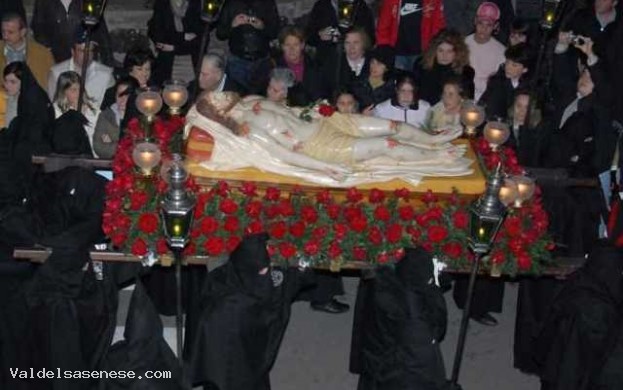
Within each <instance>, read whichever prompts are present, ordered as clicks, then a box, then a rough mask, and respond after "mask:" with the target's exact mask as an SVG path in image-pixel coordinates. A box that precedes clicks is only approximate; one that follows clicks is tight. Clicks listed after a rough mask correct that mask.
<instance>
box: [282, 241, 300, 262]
mask: <svg viewBox="0 0 623 390" xmlns="http://www.w3.org/2000/svg"><path fill="white" fill-rule="evenodd" d="M279 253H280V254H281V256H283V257H284V258H286V259H289V258H290V257H292V256H294V255H296V247H295V246H294V245H293V244H291V243H289V242H281V243H279Z"/></svg>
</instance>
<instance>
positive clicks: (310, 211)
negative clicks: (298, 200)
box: [301, 206, 318, 224]
mask: <svg viewBox="0 0 623 390" xmlns="http://www.w3.org/2000/svg"><path fill="white" fill-rule="evenodd" d="M301 218H302V219H303V221H305V222H306V223H310V224H312V223H316V221H317V220H318V213H317V212H316V209H315V208H313V207H312V206H303V207H301Z"/></svg>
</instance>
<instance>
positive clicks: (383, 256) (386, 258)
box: [376, 252, 389, 264]
mask: <svg viewBox="0 0 623 390" xmlns="http://www.w3.org/2000/svg"><path fill="white" fill-rule="evenodd" d="M376 261H377V262H378V263H379V264H387V263H388V262H389V255H388V254H387V252H381V253H380V254H379V256H378V257H377V258H376Z"/></svg>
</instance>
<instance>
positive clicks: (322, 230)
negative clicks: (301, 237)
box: [311, 226, 327, 240]
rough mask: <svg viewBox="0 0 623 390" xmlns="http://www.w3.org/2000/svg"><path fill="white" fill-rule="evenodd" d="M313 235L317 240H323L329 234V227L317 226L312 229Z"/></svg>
mask: <svg viewBox="0 0 623 390" xmlns="http://www.w3.org/2000/svg"><path fill="white" fill-rule="evenodd" d="M311 235H312V237H313V238H314V239H316V240H322V239H323V238H324V237H325V236H326V235H327V228H326V227H324V226H321V227H317V228H315V229H314V230H313V231H312V234H311Z"/></svg>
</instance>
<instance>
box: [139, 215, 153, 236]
mask: <svg viewBox="0 0 623 390" xmlns="http://www.w3.org/2000/svg"><path fill="white" fill-rule="evenodd" d="M138 228H139V230H140V231H142V232H144V233H147V234H151V233H155V232H156V230H158V217H157V216H156V214H154V213H143V214H141V215H140V217H138Z"/></svg>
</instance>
